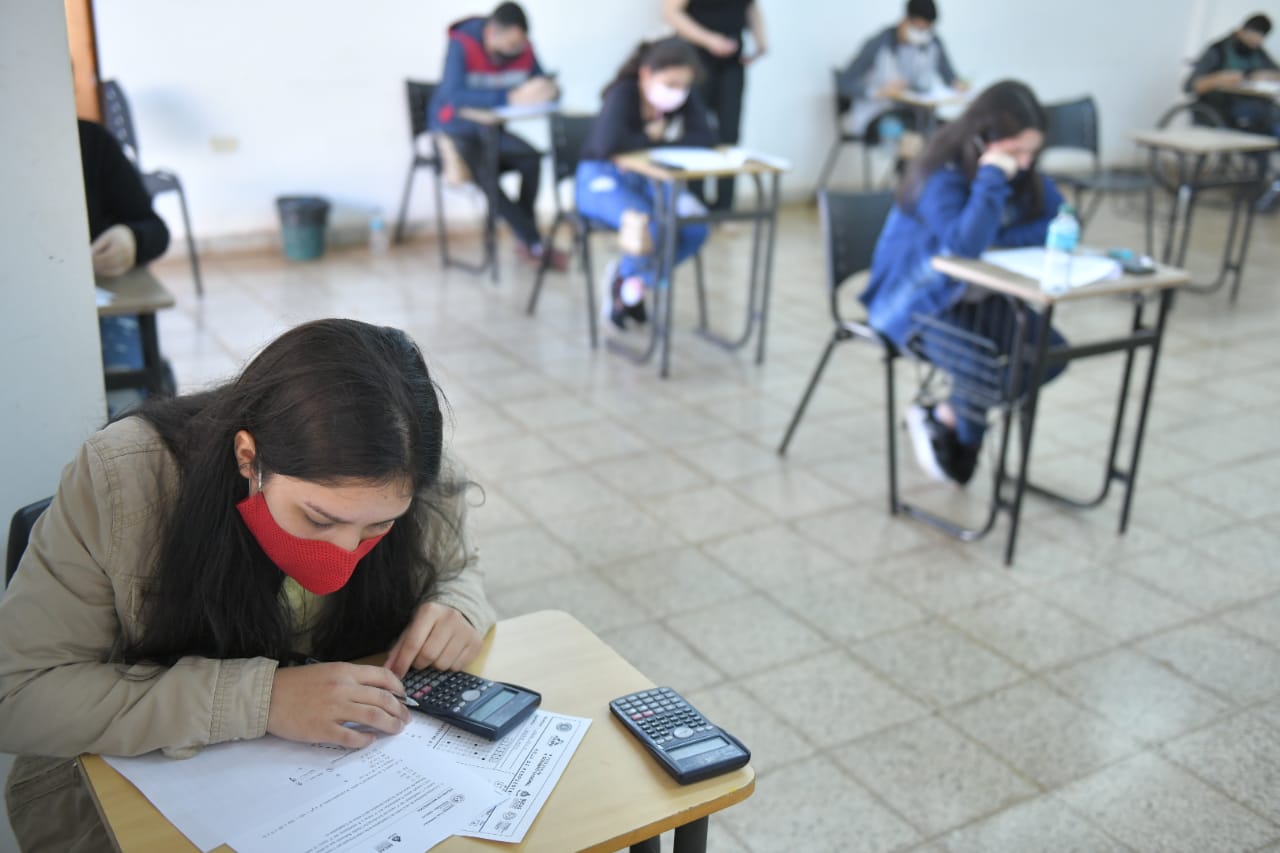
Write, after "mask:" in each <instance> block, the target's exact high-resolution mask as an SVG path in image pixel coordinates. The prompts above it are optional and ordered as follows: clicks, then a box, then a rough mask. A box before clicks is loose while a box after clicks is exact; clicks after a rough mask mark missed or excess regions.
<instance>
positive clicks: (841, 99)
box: [831, 68, 853, 125]
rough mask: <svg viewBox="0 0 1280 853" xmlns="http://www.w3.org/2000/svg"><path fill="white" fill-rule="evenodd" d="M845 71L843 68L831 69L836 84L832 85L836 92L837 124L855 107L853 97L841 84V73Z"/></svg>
mask: <svg viewBox="0 0 1280 853" xmlns="http://www.w3.org/2000/svg"><path fill="white" fill-rule="evenodd" d="M843 73H844V70H843V69H840V68H833V69H831V78H832V82H833V84H834V85H833V86H832V91H833V92H835V95H836V100H835V107H836V124H837V125H838V124H839V123H840V119H842V118H843V117H844V114H845V113H847V112H849V110H850V109H852V108H853V98H852V97H850V96H849V95H848V93H846V92H845V91H844V89H843V88H841V86H840V75H841V74H843Z"/></svg>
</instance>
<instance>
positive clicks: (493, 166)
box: [484, 125, 502, 284]
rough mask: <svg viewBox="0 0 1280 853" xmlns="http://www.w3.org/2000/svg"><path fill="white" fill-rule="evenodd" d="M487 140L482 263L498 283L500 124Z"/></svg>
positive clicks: (500, 181) (500, 188) (500, 177)
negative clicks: (487, 161) (486, 199)
mask: <svg viewBox="0 0 1280 853" xmlns="http://www.w3.org/2000/svg"><path fill="white" fill-rule="evenodd" d="M484 137H485V140H486V142H487V144H486V146H485V148H486V149H487V150H486V151H485V157H486V158H488V160H489V177H488V180H487V181H485V183H486V184H488V186H486V187H485V188H484V191H485V194H486V195H487V196H488V204H486V205H485V214H484V264H485V266H487V267H489V279H490V281H492V282H493V283H494V284H497V283H498V222H497V214H496V212H495V210H496V208H497V204H498V193H500V192H502V185H501V184H502V175H500V174H499V173H498V169H499V168H500V162H501V156H500V152H501V150H502V125H494V126H493V127H491V128H489V129H488V132H487V133H486V134H485V135H484Z"/></svg>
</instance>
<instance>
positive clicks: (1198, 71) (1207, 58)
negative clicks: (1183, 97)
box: [1182, 44, 1224, 94]
mask: <svg viewBox="0 0 1280 853" xmlns="http://www.w3.org/2000/svg"><path fill="white" fill-rule="evenodd" d="M1223 60H1224V57H1223V55H1222V49H1221V48H1220V46H1219V45H1216V44H1212V45H1209V47H1208V48H1207V49H1206V50H1205V52H1204V53H1202V54H1200V58H1199V59H1197V60H1196V64H1195V66H1194V67H1193V68H1192V69H1191V73H1190V74H1188V75H1187V79H1186V82H1184V83H1183V84H1182V91H1184V92H1187V93H1189V94H1194V93H1195V90H1194V89H1193V88H1192V87H1193V86H1195V82H1196V81H1197V80H1199V79H1200V78H1201V77H1203V76H1205V75H1206V74H1212V73H1214V72H1215V71H1221V70H1222V65H1223Z"/></svg>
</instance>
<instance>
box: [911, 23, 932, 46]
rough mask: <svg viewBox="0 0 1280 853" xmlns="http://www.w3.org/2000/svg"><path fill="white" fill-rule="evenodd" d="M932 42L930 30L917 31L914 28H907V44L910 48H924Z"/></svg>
mask: <svg viewBox="0 0 1280 853" xmlns="http://www.w3.org/2000/svg"><path fill="white" fill-rule="evenodd" d="M931 41H933V31H932V30H919V29H916V28H915V27H907V44H909V45H911V46H912V47H924V46H925V45H927V44H928V43H929V42H931Z"/></svg>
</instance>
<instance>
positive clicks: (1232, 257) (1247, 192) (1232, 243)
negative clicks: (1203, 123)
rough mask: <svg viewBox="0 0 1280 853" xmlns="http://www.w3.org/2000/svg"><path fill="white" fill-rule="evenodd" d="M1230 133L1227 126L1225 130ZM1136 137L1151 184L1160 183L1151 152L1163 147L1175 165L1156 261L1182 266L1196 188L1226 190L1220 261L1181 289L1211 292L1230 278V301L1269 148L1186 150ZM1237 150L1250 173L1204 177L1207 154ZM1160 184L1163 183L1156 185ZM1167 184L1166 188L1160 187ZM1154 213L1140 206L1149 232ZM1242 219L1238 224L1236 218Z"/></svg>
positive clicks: (1237, 283)
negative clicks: (1227, 217) (1209, 275)
mask: <svg viewBox="0 0 1280 853" xmlns="http://www.w3.org/2000/svg"><path fill="white" fill-rule="evenodd" d="M1226 132H1230V131H1226ZM1137 141H1138V143H1139V144H1140V145H1144V146H1146V147H1147V148H1149V149H1151V159H1150V163H1151V173H1152V177H1153V178H1154V179H1156V183H1161V181H1160V180H1159V178H1158V176H1157V175H1156V167H1155V162H1156V154H1157V153H1158V152H1159V151H1165V152H1168V153H1170V154H1172V155H1173V156H1174V159H1175V162H1176V164H1177V170H1176V177H1175V178H1174V189H1173V190H1172V196H1173V198H1172V204H1170V206H1169V218H1168V223H1167V226H1168V231H1167V233H1166V234H1165V239H1164V248H1163V251H1162V253H1161V256H1160V260H1161V261H1162V262H1163V263H1166V264H1173V265H1174V266H1177V267H1183V266H1185V264H1186V259H1187V247H1188V245H1189V243H1190V239H1191V223H1192V220H1193V217H1194V214H1195V206H1196V201H1197V199H1198V196H1199V195H1200V193H1202V192H1204V191H1206V190H1216V189H1226V190H1231V191H1232V203H1231V221H1230V224H1229V225H1228V226H1227V239H1226V242H1225V243H1224V245H1223V248H1222V264H1221V266H1220V267H1219V268H1218V273H1217V276H1216V277H1215V278H1214V279H1213V280H1212V281H1209V282H1191V283H1188V284H1187V285H1185V287H1186V289H1187V290H1190V291H1192V292H1195V293H1213V292H1215V291H1217V290H1219V289H1220V288H1221V287H1222V286H1223V285H1225V284H1226V283H1227V281H1228V280H1230V282H1231V291H1230V300H1231V301H1232V302H1235V301H1236V298H1237V297H1238V296H1239V295H1240V282H1241V279H1242V277H1243V276H1244V265H1245V259H1246V257H1247V255H1248V252H1249V238H1250V237H1251V235H1252V233H1253V220H1254V213H1255V210H1256V206H1257V205H1256V202H1257V200H1258V199H1259V198H1260V197H1261V195H1262V193H1263V192H1265V190H1266V187H1267V184H1268V161H1269V159H1270V154H1271V151H1269V150H1266V149H1258V148H1256V147H1248V146H1243V147H1239V148H1230V147H1223V148H1217V149H1214V150H1207V149H1200V150H1189V149H1187V148H1184V147H1180V146H1178V145H1176V144H1173V143H1165V142H1161V141H1159V138H1158V137H1156V136H1154V135H1143V134H1139V135H1138V137H1137ZM1231 154H1241V155H1246V156H1248V157H1249V159H1250V160H1252V161H1253V162H1254V164H1255V165H1254V170H1255V173H1254V174H1253V175H1246V176H1241V177H1226V178H1207V177H1206V176H1205V165H1206V163H1207V162H1208V161H1209V158H1210V157H1212V156H1228V155H1231ZM1162 185H1163V184H1162ZM1166 188H1167V187H1166ZM1154 217H1155V212H1154V210H1153V209H1152V206H1150V205H1148V207H1147V209H1146V218H1147V222H1146V227H1147V232H1148V234H1150V233H1151V229H1152V222H1153V220H1154ZM1242 219H1243V223H1242V222H1241V220H1242Z"/></svg>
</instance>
